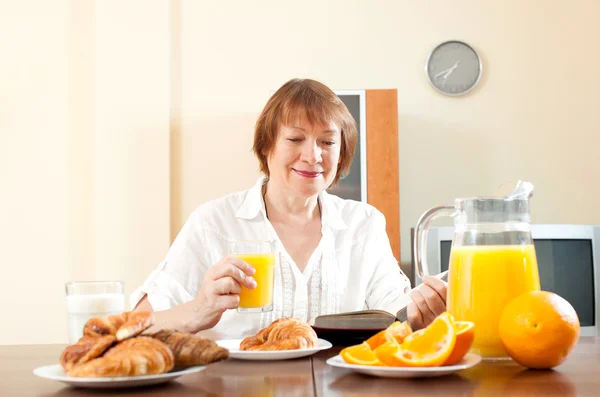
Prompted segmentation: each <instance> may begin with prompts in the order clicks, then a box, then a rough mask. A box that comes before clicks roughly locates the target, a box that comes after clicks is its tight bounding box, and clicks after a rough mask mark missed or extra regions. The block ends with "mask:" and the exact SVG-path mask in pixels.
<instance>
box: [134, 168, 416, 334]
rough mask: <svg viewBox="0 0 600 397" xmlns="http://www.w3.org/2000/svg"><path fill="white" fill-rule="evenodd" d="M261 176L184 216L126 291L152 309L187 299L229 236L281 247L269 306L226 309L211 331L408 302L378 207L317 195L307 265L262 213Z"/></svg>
mask: <svg viewBox="0 0 600 397" xmlns="http://www.w3.org/2000/svg"><path fill="white" fill-rule="evenodd" d="M264 183H265V178H264V177H262V178H260V179H259V181H258V182H257V183H256V185H255V186H254V187H253V188H251V189H250V190H246V191H242V192H238V193H233V194H230V195H228V196H225V197H223V198H220V199H217V200H213V201H210V202H208V203H206V204H203V205H202V206H200V207H199V208H198V209H196V210H195V211H194V212H193V213H192V215H191V216H190V217H189V219H188V220H187V222H186V223H185V225H184V226H183V228H182V229H181V231H180V233H179V235H178V236H177V238H176V239H175V241H174V242H173V245H172V246H171V248H170V249H169V251H168V253H167V256H166V258H165V260H164V261H163V262H162V263H160V264H159V266H158V267H157V268H156V269H155V270H154V271H153V272H152V273H151V274H150V276H149V277H148V278H147V279H146V281H145V282H144V283H143V285H142V286H141V287H139V288H138V289H136V290H135V291H134V292H133V294H132V295H131V297H130V305H131V307H132V308H133V307H135V305H136V304H137V303H138V302H139V301H140V300H141V299H142V298H143V297H144V294H146V295H147V296H148V301H149V302H150V304H151V305H152V308H153V309H154V310H155V311H159V310H166V309H169V308H171V307H173V306H175V305H179V304H181V303H185V302H188V301H190V300H192V299H193V298H194V297H195V296H196V294H197V293H198V291H199V290H200V285H201V283H202V279H203V277H204V274H205V273H206V271H207V270H208V268H209V267H210V266H212V265H214V264H216V263H217V262H218V261H219V260H221V258H223V257H224V256H226V255H227V254H228V252H227V250H228V248H227V247H228V242H230V241H241V240H272V241H275V242H276V247H277V250H278V251H279V252H280V261H279V264H278V265H277V266H276V268H275V285H274V295H273V296H274V298H273V300H274V302H273V311H272V312H267V313H238V312H237V310H235V309H234V310H227V311H226V312H225V313H223V316H222V317H221V320H220V321H219V323H218V324H217V325H216V326H215V327H214V328H213V331H214V332H215V333H216V334H217V335H218V336H219V337H222V338H241V337H244V336H248V335H252V334H255V333H257V332H258V331H259V330H260V329H261V328H264V327H266V326H268V325H269V324H270V323H271V322H272V321H273V320H275V319H277V318H280V317H296V318H299V319H301V320H304V321H308V320H309V319H310V318H313V317H316V316H318V315H322V314H332V313H342V312H349V311H355V310H363V309H381V310H386V311H388V312H390V313H393V314H396V312H397V311H398V310H400V309H401V308H402V307H404V306H406V305H407V304H408V302H409V301H410V296H409V291H410V281H409V280H408V278H407V277H406V276H405V275H404V273H402V271H401V270H400V267H399V266H398V262H397V261H396V259H395V257H394V255H393V253H392V249H391V246H390V242H389V238H388V236H387V233H386V231H385V217H384V216H383V214H382V213H381V212H379V211H378V210H377V209H376V208H375V207H373V206H371V205H369V204H365V203H361V202H357V201H353V200H344V199H341V198H339V197H337V196H334V195H330V194H328V193H326V192H322V193H321V194H319V202H320V204H321V224H322V228H321V232H322V237H321V241H320V242H319V245H318V246H317V248H316V249H315V251H314V252H313V254H312V255H311V257H310V259H309V261H308V263H307V265H306V268H305V269H304V271H302V272H301V271H300V269H299V268H298V266H296V264H295V263H294V261H293V259H292V258H291V257H290V255H289V254H288V253H287V252H286V251H285V248H284V247H283V244H282V243H281V240H279V238H278V237H277V233H276V232H275V230H274V228H273V226H272V225H271V223H270V222H269V220H268V219H267V217H266V213H265V205H264V201H263V197H262V194H261V193H262V185H263V184H264Z"/></svg>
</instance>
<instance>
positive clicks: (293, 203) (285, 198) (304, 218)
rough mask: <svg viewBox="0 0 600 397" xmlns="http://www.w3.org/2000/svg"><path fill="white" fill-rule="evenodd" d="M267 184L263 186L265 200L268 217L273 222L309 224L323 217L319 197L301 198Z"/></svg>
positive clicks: (270, 183)
mask: <svg viewBox="0 0 600 397" xmlns="http://www.w3.org/2000/svg"><path fill="white" fill-rule="evenodd" d="M287 193H288V192H287V191H284V190H283V189H280V188H278V187H277V186H274V185H273V183H272V182H267V183H266V184H265V185H264V186H263V199H264V201H265V210H266V212H267V217H268V218H269V220H270V221H271V222H274V221H275V222H284V223H287V224H307V223H309V222H311V221H314V220H315V219H316V218H320V217H321V209H320V206H319V199H318V197H319V196H318V195H317V196H310V197H299V196H293V195H289V194H287Z"/></svg>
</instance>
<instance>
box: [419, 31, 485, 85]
mask: <svg viewBox="0 0 600 397" xmlns="http://www.w3.org/2000/svg"><path fill="white" fill-rule="evenodd" d="M482 69H483V65H482V64H481V58H479V55H478V54H477V52H476V51H475V50H474V49H473V48H472V47H471V46H470V45H468V44H467V43H464V42H462V41H458V40H451V41H446V42H444V43H441V44H440V45H438V46H437V47H435V48H434V49H433V51H431V53H430V54H429V57H427V62H426V64H425V72H426V73H427V77H428V78H429V81H430V82H431V85H432V86H433V87H434V88H435V89H436V90H437V91H439V92H440V93H442V94H444V95H449V96H458V95H463V94H466V93H467V92H469V91H471V90H472V89H473V88H474V87H475V86H476V85H477V83H478V82H479V80H480V79H481V72H482Z"/></svg>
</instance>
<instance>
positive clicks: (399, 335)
mask: <svg viewBox="0 0 600 397" xmlns="http://www.w3.org/2000/svg"><path fill="white" fill-rule="evenodd" d="M386 331H388V333H390V334H391V335H392V336H393V337H394V339H396V342H398V343H402V342H404V338H406V337H407V336H408V335H410V334H412V332H413V331H412V328H411V327H410V325H409V324H408V321H404V322H403V323H401V322H400V321H396V322H394V323H393V324H392V325H390V326H389V327H388V328H387V330H386Z"/></svg>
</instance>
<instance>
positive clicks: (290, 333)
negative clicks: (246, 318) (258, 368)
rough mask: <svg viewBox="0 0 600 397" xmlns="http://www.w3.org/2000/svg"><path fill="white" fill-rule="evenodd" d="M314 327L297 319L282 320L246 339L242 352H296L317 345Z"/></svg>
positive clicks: (241, 346) (241, 345) (242, 344)
mask: <svg viewBox="0 0 600 397" xmlns="http://www.w3.org/2000/svg"><path fill="white" fill-rule="evenodd" d="M317 342H318V341H317V334H316V333H315V331H314V330H313V329H312V327H311V326H310V325H308V324H306V323H305V322H303V321H301V320H298V319H296V318H280V319H278V320H275V321H273V322H272V323H271V325H269V326H268V327H266V328H263V329H262V330H260V331H259V332H258V333H257V334H256V335H255V336H249V337H247V338H245V339H244V340H243V341H242V343H241V344H240V350H296V349H307V348H311V347H315V346H316V345H317Z"/></svg>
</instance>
